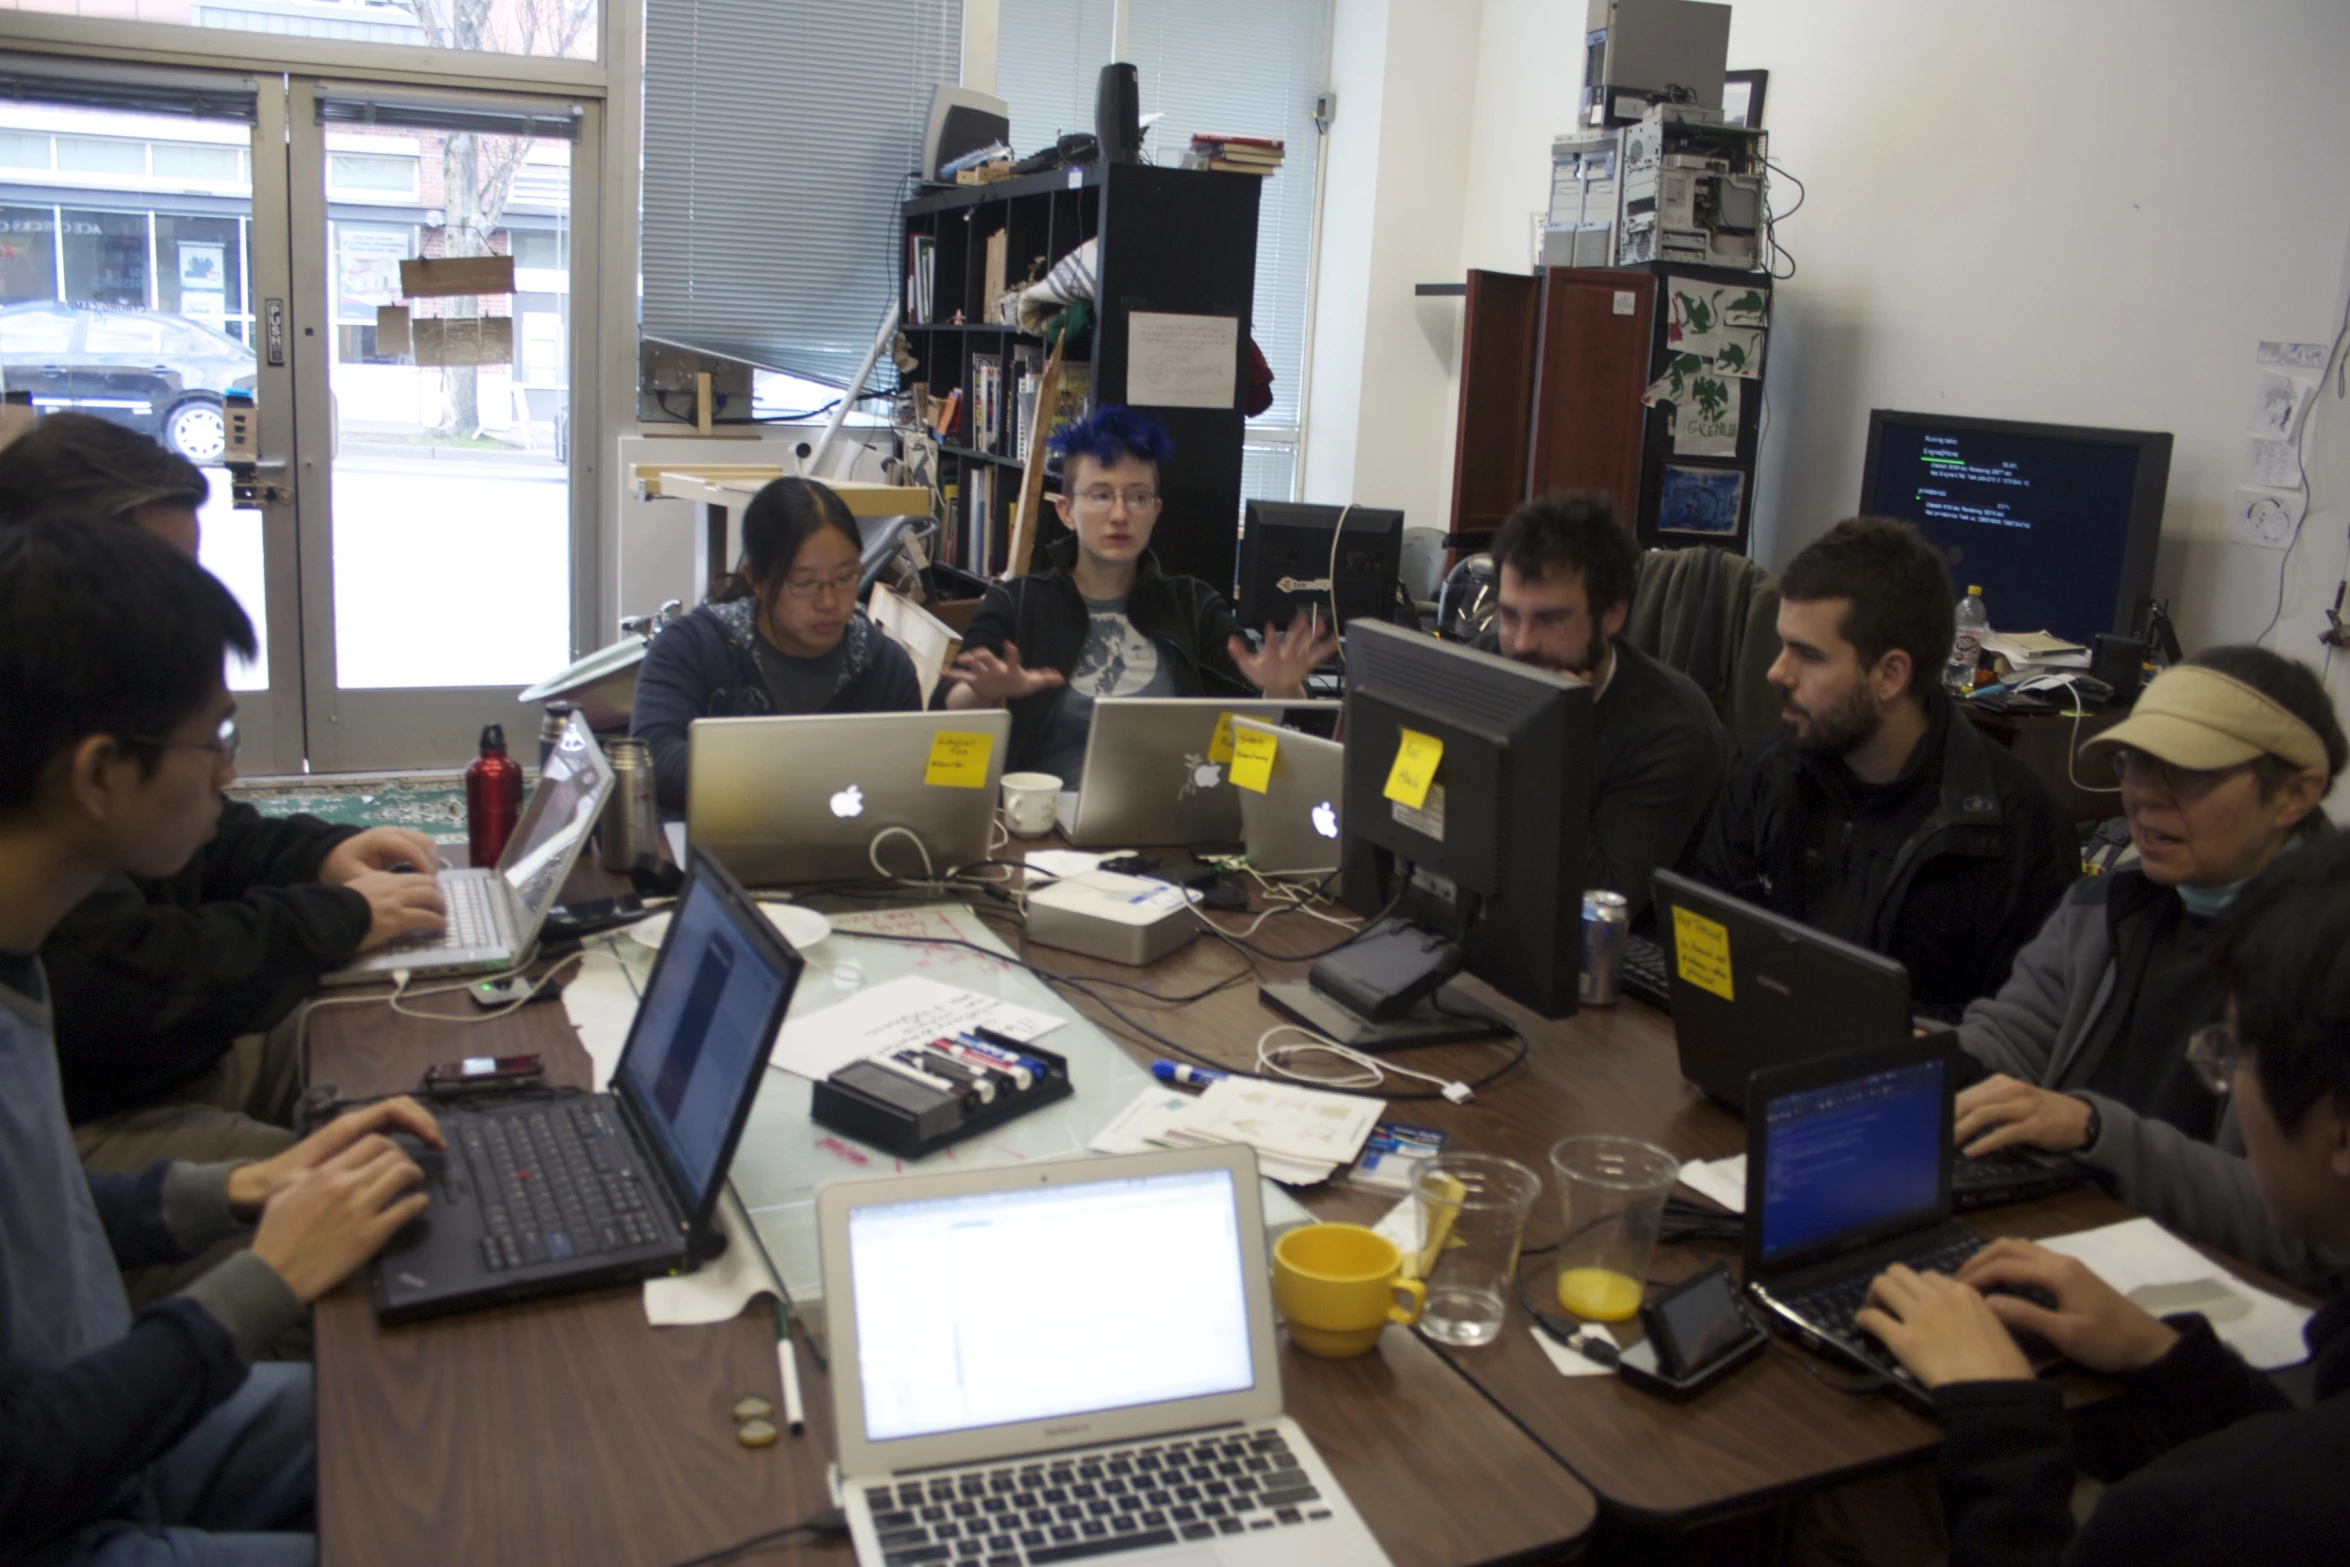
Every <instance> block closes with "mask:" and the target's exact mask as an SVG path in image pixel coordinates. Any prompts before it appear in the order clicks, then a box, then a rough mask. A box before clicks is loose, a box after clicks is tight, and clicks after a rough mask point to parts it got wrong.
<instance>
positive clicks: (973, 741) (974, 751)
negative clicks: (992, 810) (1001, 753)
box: [922, 729, 995, 789]
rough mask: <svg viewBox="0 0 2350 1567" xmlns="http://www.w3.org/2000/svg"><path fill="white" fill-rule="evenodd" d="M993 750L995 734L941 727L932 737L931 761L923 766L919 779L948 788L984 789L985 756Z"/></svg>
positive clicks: (985, 775)
mask: <svg viewBox="0 0 2350 1567" xmlns="http://www.w3.org/2000/svg"><path fill="white" fill-rule="evenodd" d="M994 750H995V736H994V735H988V734H973V733H970V732H968V731H965V730H957V729H941V730H940V731H939V732H938V733H937V734H936V735H933V736H932V737H931V741H930V764H929V765H928V766H927V767H925V768H923V769H922V781H923V782H924V783H926V784H932V785H935V786H938V787H941V788H947V789H984V788H986V787H987V759H988V756H989V754H990V753H991V752H993V751H994Z"/></svg>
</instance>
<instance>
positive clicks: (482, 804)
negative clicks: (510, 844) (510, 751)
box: [465, 724, 522, 865]
mask: <svg viewBox="0 0 2350 1567" xmlns="http://www.w3.org/2000/svg"><path fill="white" fill-rule="evenodd" d="M521 814H522V764H521V763H520V762H517V761H516V760H514V758H512V757H511V756H508V755H507V754H506V729H505V726H504V725H502V724H484V725H483V726H482V730H481V755H479V756H477V757H475V758H474V759H473V765H472V766H471V767H468V768H466V769H465V845H466V849H467V853H468V857H469V858H470V859H471V860H472V862H473V863H474V864H475V865H495V864H497V863H498V856H499V855H501V854H504V853H505V852H506V840H507V839H508V838H510V837H512V836H513V834H514V821H515V818H516V817H518V816H520V815H521Z"/></svg>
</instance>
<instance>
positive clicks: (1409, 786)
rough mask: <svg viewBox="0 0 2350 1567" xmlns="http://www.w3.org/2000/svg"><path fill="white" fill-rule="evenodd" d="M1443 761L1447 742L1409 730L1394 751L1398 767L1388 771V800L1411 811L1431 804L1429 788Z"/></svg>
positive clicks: (1404, 733) (1395, 766)
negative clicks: (1429, 801) (1438, 764)
mask: <svg viewBox="0 0 2350 1567" xmlns="http://www.w3.org/2000/svg"><path fill="white" fill-rule="evenodd" d="M1443 760H1444V742H1443V741H1442V740H1439V739H1437V738H1436V737H1435V736H1434V735H1424V734H1422V733H1420V731H1418V730H1417V729H1406V730H1404V731H1403V738H1402V739H1401V740H1400V741H1399V742H1398V743H1397V745H1396V748H1395V765H1394V766H1393V767H1390V768H1389V769H1388V770H1387V791H1386V792H1387V798H1389V799H1390V800H1393V801H1394V802H1395V803H1396V804H1398V805H1401V806H1404V807H1406V808H1408V809H1410V810H1415V811H1416V810H1418V809H1419V808H1420V807H1421V806H1423V805H1425V804H1427V803H1428V786H1429V785H1430V784H1432V783H1434V782H1435V781H1436V764H1437V763H1439V762H1441V761H1443Z"/></svg>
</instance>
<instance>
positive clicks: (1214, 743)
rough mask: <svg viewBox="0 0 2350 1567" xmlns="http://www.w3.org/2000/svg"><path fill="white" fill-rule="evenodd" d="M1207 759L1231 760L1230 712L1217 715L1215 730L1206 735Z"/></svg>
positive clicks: (1212, 760) (1213, 760)
mask: <svg viewBox="0 0 2350 1567" xmlns="http://www.w3.org/2000/svg"><path fill="white" fill-rule="evenodd" d="M1208 760H1209V761H1211V762H1229V761H1231V760H1232V715H1231V714H1230V713H1222V714H1219V715H1217V718H1216V732H1215V733H1214V734H1212V735H1210V736H1208Z"/></svg>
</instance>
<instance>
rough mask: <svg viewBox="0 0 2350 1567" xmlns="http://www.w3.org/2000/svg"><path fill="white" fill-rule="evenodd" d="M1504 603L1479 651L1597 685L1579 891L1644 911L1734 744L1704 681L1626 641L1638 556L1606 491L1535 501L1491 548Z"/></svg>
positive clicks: (1698, 822) (1701, 813)
mask: <svg viewBox="0 0 2350 1567" xmlns="http://www.w3.org/2000/svg"><path fill="white" fill-rule="evenodd" d="M1493 558H1494V560H1495V561H1496V562H1497V563H1498V564H1499V565H1500V567H1501V606H1500V609H1499V611H1498V613H1497V614H1496V615H1495V617H1494V629H1493V631H1492V632H1491V633H1490V634H1489V635H1488V636H1487V637H1486V638H1485V639H1483V640H1481V641H1480V642H1479V643H1478V646H1479V647H1480V648H1481V649H1483V650H1484V651H1486V652H1492V653H1500V654H1501V655H1503V656H1504V657H1506V658H1513V659H1516V660H1517V661H1518V662H1519V663H1521V664H1532V665H1533V666H1535V667H1536V668H1537V669H1547V670H1550V671H1551V672H1553V673H1554V674H1562V675H1572V676H1574V677H1575V678H1576V679H1578V680H1585V681H1589V682H1590V684H1591V692H1592V704H1591V755H1590V768H1591V823H1590V828H1589V832H1588V834H1587V836H1586V840H1585V841H1586V842H1587V843H1588V844H1589V846H1590V847H1589V852H1588V855H1587V858H1586V860H1585V863H1584V871H1583V885H1584V886H1585V887H1587V888H1588V887H1605V888H1607V889H1609V890H1610V891H1613V892H1619V893H1622V894H1623V895H1624V898H1625V899H1626V901H1628V902H1629V903H1630V904H1631V906H1632V917H1633V918H1634V919H1638V918H1640V917H1641V916H1642V915H1643V914H1645V913H1646V912H1647V910H1648V902H1649V897H1650V886H1649V879H1650V877H1651V876H1652V875H1653V874H1654V873H1655V872H1656V871H1657V870H1659V869H1660V868H1661V869H1671V868H1672V867H1673V866H1675V865H1678V864H1679V863H1680V861H1681V856H1682V854H1683V852H1684V851H1685V850H1687V849H1688V848H1689V847H1690V845H1691V842H1692V840H1693V839H1694V838H1695V836H1696V834H1697V831H1698V829H1699V828H1700V827H1701V826H1702V825H1703V824H1704V822H1705V815H1706V811H1707V809H1708V808H1709V807H1710V806H1711V805H1712V804H1713V799H1714V793H1715V791H1716V790H1717V789H1719V788H1720V787H1721V782H1722V763H1723V759H1724V757H1725V755H1726V754H1727V742H1726V741H1725V740H1724V739H1723V737H1722V721H1721V719H1720V718H1719V717H1717V716H1716V715H1715V713H1714V710H1713V704H1712V703H1711V702H1709V701H1707V700H1706V696H1705V693H1704V692H1702V691H1700V690H1698V689H1697V683H1696V682H1695V681H1693V680H1691V679H1690V678H1689V677H1688V676H1687V675H1684V674H1682V673H1681V672H1680V671H1679V670H1677V669H1672V668H1669V667H1667V666H1666V665H1664V664H1660V663H1658V662H1657V661H1656V660H1655V659H1653V658H1650V657H1649V656H1648V655H1647V654H1646V653H1643V652H1641V651H1640V650H1639V649H1638V648H1636V647H1634V646H1632V644H1631V643H1629V642H1626V641H1624V640H1623V632H1624V618H1625V616H1627V615H1628V614H1630V613H1631V610H1632V589H1633V587H1634V586H1635V585H1636V584H1637V582H1638V580H1639V576H1640V549H1639V546H1638V545H1636V544H1635V543H1633V541H1632V535H1631V533H1630V532H1629V531H1628V530H1627V529H1626V528H1625V527H1624V526H1623V525H1622V524H1621V523H1619V522H1617V521H1616V516H1615V510H1614V507H1613V505H1612V503H1611V502H1610V501H1609V500H1608V498H1607V497H1606V496H1605V495H1600V494H1596V493H1585V492H1562V493H1559V494H1555V495H1545V496H1543V497H1542V498H1541V499H1539V500H1532V501H1528V502H1527V503H1526V504H1525V505H1523V506H1520V507H1519V508H1518V509H1517V510H1516V511H1514V512H1512V513H1510V515H1509V518H1508V520H1507V521H1505V522H1504V523H1503V524H1502V526H1501V533H1500V535H1499V536H1498V537H1496V538H1495V539H1494V541H1493Z"/></svg>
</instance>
